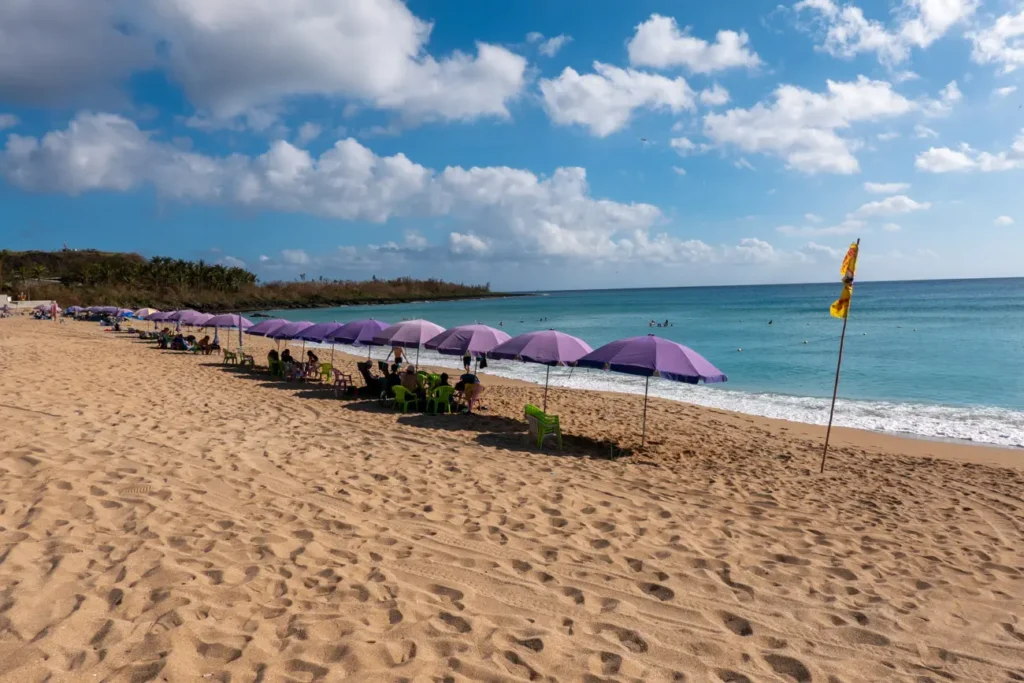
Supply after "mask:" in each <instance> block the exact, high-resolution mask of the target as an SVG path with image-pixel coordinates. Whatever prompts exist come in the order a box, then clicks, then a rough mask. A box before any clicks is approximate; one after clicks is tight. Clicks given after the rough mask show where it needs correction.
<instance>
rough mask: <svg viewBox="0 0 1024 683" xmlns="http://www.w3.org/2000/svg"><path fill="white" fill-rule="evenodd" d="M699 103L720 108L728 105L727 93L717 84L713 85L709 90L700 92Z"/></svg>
mask: <svg viewBox="0 0 1024 683" xmlns="http://www.w3.org/2000/svg"><path fill="white" fill-rule="evenodd" d="M700 102H701V104H706V105H707V106H709V107H721V106H723V105H726V104H729V91H728V90H726V89H725V88H723V87H722V86H720V85H719V84H718V83H714V84H712V86H711V87H710V88H705V89H704V90H701V91H700Z"/></svg>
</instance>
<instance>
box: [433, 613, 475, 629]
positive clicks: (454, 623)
mask: <svg viewBox="0 0 1024 683" xmlns="http://www.w3.org/2000/svg"><path fill="white" fill-rule="evenodd" d="M437 616H438V618H439V619H440V620H441V621H442V622H444V624H445V625H446V626H447V627H448V628H449V630H452V631H455V632H456V633H469V632H470V631H472V630H473V626H472V624H470V623H469V622H468V621H466V620H465V619H463V618H462V617H457V616H455V615H454V614H449V613H448V612H441V613H440V614H438V615H437Z"/></svg>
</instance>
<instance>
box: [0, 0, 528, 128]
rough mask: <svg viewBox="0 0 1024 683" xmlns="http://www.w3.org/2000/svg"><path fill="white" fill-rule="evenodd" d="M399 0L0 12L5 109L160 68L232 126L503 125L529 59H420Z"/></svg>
mask: <svg viewBox="0 0 1024 683" xmlns="http://www.w3.org/2000/svg"><path fill="white" fill-rule="evenodd" d="M431 28H432V27H431V24H429V23H428V22H425V21H423V20H422V19H420V18H418V17H416V16H415V15H414V14H413V13H412V12H411V11H410V10H409V8H408V7H407V6H406V4H405V3H404V2H402V1H401V0H375V1H374V2H331V1H328V0H218V1H217V2H197V1H196V0H135V1H134V2H131V3H128V2H123V1H121V0H95V1H94V2H89V3H82V2H80V1H79V0H33V1H32V2H25V1H20V0H19V1H16V2H13V3H12V2H6V3H2V4H0V99H3V100H5V101H14V102H26V103H43V104H46V103H52V102H55V101H59V102H71V103H78V102H81V101H82V99H83V98H91V97H94V96H98V95H99V94H102V93H109V92H111V91H116V90H117V89H119V88H120V87H121V86H122V85H123V84H124V83H125V82H126V81H127V79H128V78H129V76H130V75H132V74H133V73H136V72H138V71H139V70H142V69H148V68H153V67H156V68H159V69H161V70H163V71H164V72H166V73H167V74H168V75H169V76H170V78H171V79H172V80H173V81H174V82H176V83H177V84H179V85H180V86H181V87H182V88H183V90H184V91H185V93H186V94H187V96H188V98H189V100H190V102H191V103H192V104H193V105H194V106H195V107H196V108H197V109H199V110H201V111H204V112H208V113H209V114H210V115H211V116H212V117H213V118H216V119H231V118H233V117H235V116H239V115H242V114H246V113H247V112H250V111H252V110H254V109H255V110H258V109H261V108H263V107H267V106H273V105H275V104H278V103H280V102H281V101H282V100H284V99H285V98H288V97H292V96H324V97H337V98H350V99H357V100H362V101H365V102H367V103H369V104H370V105H372V106H376V107H378V108H382V109H389V110H395V111H398V112H400V113H401V114H403V115H404V116H406V117H409V118H413V119H441V120H466V119H473V118H478V117H481V116H492V117H499V118H504V117H507V116H508V115H509V113H508V108H507V105H508V103H509V102H510V101H511V100H512V99H514V98H515V97H517V96H518V95H519V94H520V92H521V91H522V89H523V87H524V86H525V83H526V76H525V72H526V60H525V59H524V58H523V57H522V56H520V55H517V54H514V53H512V52H511V51H509V50H508V49H506V48H504V47H499V46H496V45H490V44H486V43H478V44H477V45H476V48H475V54H466V53H462V52H457V51H456V52H453V53H452V54H450V55H448V56H445V57H442V58H440V59H438V58H435V57H433V56H431V55H430V54H429V53H427V51H426V46H427V43H428V41H429V38H430V32H431Z"/></svg>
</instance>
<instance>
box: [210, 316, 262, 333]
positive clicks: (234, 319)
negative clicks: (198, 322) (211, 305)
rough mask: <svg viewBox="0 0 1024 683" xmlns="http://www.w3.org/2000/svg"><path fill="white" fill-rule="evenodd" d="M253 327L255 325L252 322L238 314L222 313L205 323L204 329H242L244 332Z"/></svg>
mask: <svg viewBox="0 0 1024 683" xmlns="http://www.w3.org/2000/svg"><path fill="white" fill-rule="evenodd" d="M252 326H253V324H252V322H251V321H250V320H248V319H247V318H243V317H242V316H240V315H238V314H237V313H221V314H220V315H215V316H213V317H212V318H210V319H209V320H207V321H206V322H205V323H203V327H225V328H228V329H234V328H236V327H241V328H242V329H243V330H247V329H249V328H250V327H252Z"/></svg>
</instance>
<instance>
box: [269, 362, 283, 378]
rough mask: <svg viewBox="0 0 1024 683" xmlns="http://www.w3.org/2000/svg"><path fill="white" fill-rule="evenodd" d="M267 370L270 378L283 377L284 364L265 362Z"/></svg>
mask: <svg viewBox="0 0 1024 683" xmlns="http://www.w3.org/2000/svg"><path fill="white" fill-rule="evenodd" d="M267 369H268V370H269V371H270V376H271V377H284V363H282V362H281V361H279V360H267Z"/></svg>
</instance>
